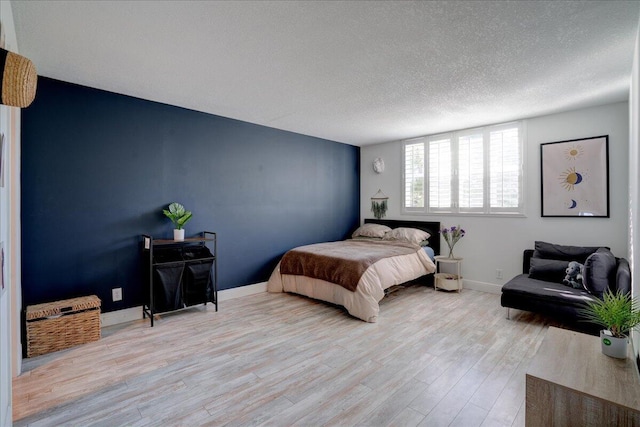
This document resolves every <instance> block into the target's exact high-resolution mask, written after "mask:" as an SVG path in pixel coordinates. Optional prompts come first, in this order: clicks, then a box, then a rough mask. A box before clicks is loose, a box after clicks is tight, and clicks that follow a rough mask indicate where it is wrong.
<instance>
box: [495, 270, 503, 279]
mask: <svg viewBox="0 0 640 427" xmlns="http://www.w3.org/2000/svg"><path fill="white" fill-rule="evenodd" d="M496 279H502V270H501V269H499V268H498V269H496Z"/></svg>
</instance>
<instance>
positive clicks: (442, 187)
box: [403, 122, 524, 214]
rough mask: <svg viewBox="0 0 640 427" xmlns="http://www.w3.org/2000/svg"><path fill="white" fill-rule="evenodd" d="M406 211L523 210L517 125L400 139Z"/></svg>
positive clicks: (518, 212) (478, 212)
mask: <svg viewBox="0 0 640 427" xmlns="http://www.w3.org/2000/svg"><path fill="white" fill-rule="evenodd" d="M403 158H404V166H403V173H404V176H403V183H404V209H403V211H404V212H405V213H460V214H465V213H468V214H522V213H524V209H523V203H522V200H523V197H522V188H523V186H522V163H523V161H522V131H521V124H520V123H519V122H518V123H510V124H506V125H499V126H491V127H485V128H480V129H472V130H467V131H460V132H453V133H448V134H443V135H435V136H427V137H422V138H417V139H412V140H409V141H405V142H404V144H403Z"/></svg>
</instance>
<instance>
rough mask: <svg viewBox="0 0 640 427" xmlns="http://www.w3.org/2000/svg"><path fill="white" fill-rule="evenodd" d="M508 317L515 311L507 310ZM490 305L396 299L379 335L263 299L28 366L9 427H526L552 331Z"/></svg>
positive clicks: (461, 299)
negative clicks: (535, 360) (541, 352)
mask: <svg viewBox="0 0 640 427" xmlns="http://www.w3.org/2000/svg"><path fill="white" fill-rule="evenodd" d="M512 312H513V311H512ZM514 314H515V316H512V317H513V320H507V319H506V318H505V310H504V309H503V308H502V307H500V301H499V296H498V295H492V294H487V293H482V292H477V291H471V290H464V291H463V292H462V293H460V294H458V293H447V292H443V291H434V290H433V288H432V287H424V286H421V285H414V286H409V287H406V288H404V289H400V290H399V291H396V292H394V293H392V294H390V295H389V296H387V297H385V299H384V300H383V301H382V302H381V310H380V316H379V320H378V323H375V324H368V323H365V322H362V321H360V320H357V319H355V318H352V317H350V316H349V315H348V314H346V312H345V311H343V310H342V309H341V308H339V307H335V306H332V305H328V304H325V303H321V302H318V301H313V300H311V299H307V298H304V297H300V296H296V295H290V294H267V293H264V294H258V295H254V296H248V297H242V298H238V299H235V300H230V301H224V302H222V303H221V305H220V311H219V312H218V313H216V312H215V311H214V309H213V308H212V306H211V305H209V306H208V309H206V310H205V309H203V308H202V307H199V308H194V309H189V310H186V311H183V312H180V313H177V314H172V315H167V316H164V317H163V318H162V319H160V320H159V321H158V322H157V323H156V326H155V327H153V328H150V327H149V324H148V322H142V321H138V322H133V323H130V324H126V325H119V326H115V327H110V328H105V330H104V331H103V338H102V339H101V340H100V341H98V342H95V343H89V344H85V345H82V346H78V347H75V348H73V349H69V350H64V351H61V352H57V353H53V354H48V355H44V356H39V357H36V358H32V359H25V361H24V365H23V371H24V373H23V375H21V376H20V377H18V378H16V379H14V385H13V393H14V394H13V408H14V420H15V421H14V425H16V426H25V425H29V426H61V425H71V426H94V425H98V426H100V425H103V426H119V425H127V426H177V425H183V426H197V425H211V426H221V425H233V426H239V425H268V426H290V425H300V426H322V425H335V426H354V425H360V426H440V425H442V426H465V427H470V426H480V425H482V426H512V425H513V426H523V425H524V393H525V371H526V369H527V366H528V365H529V363H530V360H531V358H532V356H533V355H534V354H535V352H536V350H537V348H538V346H539V345H540V343H541V341H542V339H543V338H544V335H545V333H546V331H547V326H548V324H547V323H545V320H544V319H542V318H540V317H537V316H534V315H531V314H529V313H525V312H517V311H516V312H515V313H514Z"/></svg>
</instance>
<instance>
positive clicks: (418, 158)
mask: <svg viewBox="0 0 640 427" xmlns="http://www.w3.org/2000/svg"><path fill="white" fill-rule="evenodd" d="M404 206H405V207H406V208H424V143H423V142H413V143H408V144H405V146H404Z"/></svg>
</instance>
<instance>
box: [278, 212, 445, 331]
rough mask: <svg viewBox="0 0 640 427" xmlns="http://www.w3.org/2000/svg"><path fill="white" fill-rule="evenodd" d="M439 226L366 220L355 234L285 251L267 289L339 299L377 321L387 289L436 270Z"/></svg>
mask: <svg viewBox="0 0 640 427" xmlns="http://www.w3.org/2000/svg"><path fill="white" fill-rule="evenodd" d="M384 227H388V228H384ZM439 229H440V223H439V222H423V221H399V220H374V219H365V224H363V226H361V227H358V229H357V230H356V231H355V232H354V235H353V236H352V237H353V238H352V239H347V240H344V241H341V242H327V243H318V244H313V245H305V246H300V247H298V248H294V249H292V250H290V251H288V252H287V253H285V254H284V256H283V257H282V259H281V260H280V262H279V263H278V265H277V266H276V268H275V269H274V271H273V273H272V274H271V277H270V278H269V281H268V282H267V290H268V291H269V292H291V293H296V294H300V295H304V296H307V297H310V298H314V299H318V300H322V301H326V302H329V303H333V304H337V305H340V306H342V307H344V308H345V309H346V310H347V311H348V312H349V314H351V315H352V316H354V317H357V318H359V319H362V320H364V321H366V322H370V323H375V322H376V321H377V320H378V313H379V311H380V308H379V305H378V302H379V301H380V300H381V299H382V298H383V297H384V295H385V290H387V289H389V288H391V287H392V286H395V285H400V284H403V283H407V282H410V281H413V280H416V279H419V278H421V277H423V276H427V275H432V273H434V272H435V264H434V263H433V260H432V258H431V256H432V255H438V254H439V253H440V235H439V234H438V233H439ZM425 233H426V234H425ZM429 235H430V237H429ZM425 236H427V237H426V239H425V238H424V237H425ZM427 241H428V242H427Z"/></svg>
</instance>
